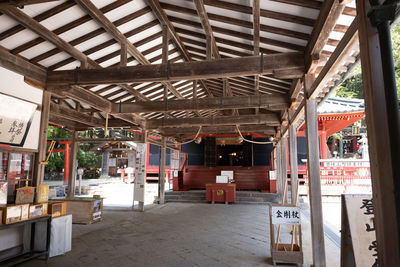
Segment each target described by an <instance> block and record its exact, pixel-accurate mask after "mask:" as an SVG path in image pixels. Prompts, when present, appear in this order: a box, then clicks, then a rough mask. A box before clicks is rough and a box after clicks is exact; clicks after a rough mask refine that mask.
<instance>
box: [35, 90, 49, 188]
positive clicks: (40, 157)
mask: <svg viewBox="0 0 400 267" xmlns="http://www.w3.org/2000/svg"><path fill="white" fill-rule="evenodd" d="M50 98H51V94H50V93H49V92H48V91H46V90H43V96H42V110H41V115H40V131H39V145H38V146H39V147H38V150H39V151H38V153H37V155H36V157H35V165H36V168H35V173H36V175H35V176H34V177H35V180H34V181H33V185H34V186H39V185H41V184H42V183H43V179H44V169H45V167H46V165H43V164H40V162H43V161H45V160H46V152H47V128H48V124H49V112H50Z"/></svg>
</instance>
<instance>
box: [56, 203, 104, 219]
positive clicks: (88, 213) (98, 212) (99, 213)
mask: <svg viewBox="0 0 400 267" xmlns="http://www.w3.org/2000/svg"><path fill="white" fill-rule="evenodd" d="M63 201H65V202H66V203H67V214H72V223H81V224H90V223H94V222H98V221H101V220H102V218H103V199H102V198H91V197H76V198H67V199H64V200H63Z"/></svg>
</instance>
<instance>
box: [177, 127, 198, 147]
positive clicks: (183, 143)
mask: <svg viewBox="0 0 400 267" xmlns="http://www.w3.org/2000/svg"><path fill="white" fill-rule="evenodd" d="M200 132H201V126H200V127H199V130H198V131H197V134H196V136H195V137H194V138H193V139H192V140H190V141H186V142H182V143H180V142H178V143H179V144H181V145H186V144H189V143H191V142H193V141H196V139H197V137H199V134H200Z"/></svg>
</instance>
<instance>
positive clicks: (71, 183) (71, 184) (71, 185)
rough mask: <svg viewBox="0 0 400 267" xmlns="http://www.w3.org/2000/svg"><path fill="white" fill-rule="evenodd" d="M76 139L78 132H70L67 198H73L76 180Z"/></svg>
mask: <svg viewBox="0 0 400 267" xmlns="http://www.w3.org/2000/svg"><path fill="white" fill-rule="evenodd" d="M77 138H78V131H73V132H72V141H71V153H70V160H69V179H68V196H69V197H74V196H75V180H76V169H77V164H76V156H77V154H78V143H77V142H76V139H77Z"/></svg>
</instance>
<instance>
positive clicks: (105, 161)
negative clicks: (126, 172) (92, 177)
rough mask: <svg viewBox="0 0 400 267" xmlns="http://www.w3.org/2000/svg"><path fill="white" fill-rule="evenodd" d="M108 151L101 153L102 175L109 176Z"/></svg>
mask: <svg viewBox="0 0 400 267" xmlns="http://www.w3.org/2000/svg"><path fill="white" fill-rule="evenodd" d="M108 155H109V152H108V151H103V153H102V155H101V175H104V176H108V168H109V167H108Z"/></svg>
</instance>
